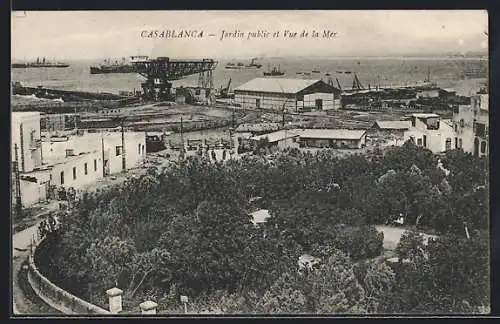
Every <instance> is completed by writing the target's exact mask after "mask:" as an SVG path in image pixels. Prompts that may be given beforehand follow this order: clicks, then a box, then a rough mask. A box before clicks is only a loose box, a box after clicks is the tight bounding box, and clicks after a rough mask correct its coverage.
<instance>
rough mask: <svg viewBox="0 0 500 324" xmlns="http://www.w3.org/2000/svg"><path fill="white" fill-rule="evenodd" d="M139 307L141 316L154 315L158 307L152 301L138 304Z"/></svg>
mask: <svg viewBox="0 0 500 324" xmlns="http://www.w3.org/2000/svg"><path fill="white" fill-rule="evenodd" d="M139 307H140V308H141V314H143V315H149V314H156V307H158V304H157V303H155V302H154V301H151V300H146V301H145V302H143V303H141V304H139Z"/></svg>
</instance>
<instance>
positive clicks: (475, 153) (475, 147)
mask: <svg viewBox="0 0 500 324" xmlns="http://www.w3.org/2000/svg"><path fill="white" fill-rule="evenodd" d="M474 156H479V140H478V139H477V137H476V138H475V139H474Z"/></svg>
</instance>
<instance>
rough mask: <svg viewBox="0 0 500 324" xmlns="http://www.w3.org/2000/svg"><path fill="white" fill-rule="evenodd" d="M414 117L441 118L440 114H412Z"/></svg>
mask: <svg viewBox="0 0 500 324" xmlns="http://www.w3.org/2000/svg"><path fill="white" fill-rule="evenodd" d="M412 117H415V118H420V119H427V118H439V115H437V114H420V113H419V114H412Z"/></svg>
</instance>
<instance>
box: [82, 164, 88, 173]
mask: <svg viewBox="0 0 500 324" xmlns="http://www.w3.org/2000/svg"><path fill="white" fill-rule="evenodd" d="M83 172H84V173H85V175H87V174H88V169H87V163H84V164H83Z"/></svg>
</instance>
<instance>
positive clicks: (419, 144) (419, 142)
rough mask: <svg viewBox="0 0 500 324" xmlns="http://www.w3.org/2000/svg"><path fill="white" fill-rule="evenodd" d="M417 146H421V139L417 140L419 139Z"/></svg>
mask: <svg viewBox="0 0 500 324" xmlns="http://www.w3.org/2000/svg"><path fill="white" fill-rule="evenodd" d="M417 145H418V146H422V139H421V138H419V139H418V140H417Z"/></svg>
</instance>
